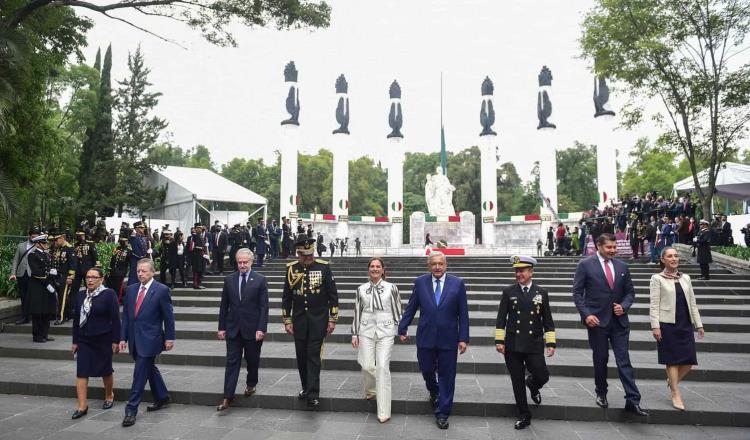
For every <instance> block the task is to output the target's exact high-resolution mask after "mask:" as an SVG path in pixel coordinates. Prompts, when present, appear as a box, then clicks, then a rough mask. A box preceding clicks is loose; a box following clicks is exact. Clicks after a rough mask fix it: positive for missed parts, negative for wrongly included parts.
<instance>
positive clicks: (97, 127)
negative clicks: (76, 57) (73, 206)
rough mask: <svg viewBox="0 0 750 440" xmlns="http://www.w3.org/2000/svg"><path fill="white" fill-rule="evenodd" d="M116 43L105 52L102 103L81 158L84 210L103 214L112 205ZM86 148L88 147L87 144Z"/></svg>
mask: <svg viewBox="0 0 750 440" xmlns="http://www.w3.org/2000/svg"><path fill="white" fill-rule="evenodd" d="M111 71H112V45H111V44H110V45H109V47H108V48H107V52H106V53H105V54H104V63H103V64H102V69H101V83H100V85H99V104H98V106H97V111H96V120H95V122H94V128H93V130H92V132H91V136H89V137H88V138H87V143H88V144H89V145H88V152H86V151H85V150H84V153H88V155H87V157H86V158H85V161H84V160H82V161H81V171H80V177H79V185H80V186H79V196H80V204H81V212H82V214H84V215H89V216H90V215H91V214H93V211H97V212H99V213H100V214H101V213H103V212H104V211H105V210H107V209H108V208H110V207H111V206H112V203H111V200H110V197H111V195H112V187H113V185H112V184H113V183H114V182H112V167H113V165H114V142H113V140H114V138H113V135H112V83H111ZM84 148H86V146H85V145H84Z"/></svg>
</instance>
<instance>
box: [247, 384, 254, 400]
mask: <svg viewBox="0 0 750 440" xmlns="http://www.w3.org/2000/svg"><path fill="white" fill-rule="evenodd" d="M253 394H255V387H251V386H247V387H245V397H250V396H252V395H253Z"/></svg>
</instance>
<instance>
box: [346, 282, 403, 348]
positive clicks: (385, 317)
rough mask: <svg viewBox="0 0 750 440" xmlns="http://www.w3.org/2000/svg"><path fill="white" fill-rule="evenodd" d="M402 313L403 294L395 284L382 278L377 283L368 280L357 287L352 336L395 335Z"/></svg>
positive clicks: (372, 337)
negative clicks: (400, 293)
mask: <svg viewBox="0 0 750 440" xmlns="http://www.w3.org/2000/svg"><path fill="white" fill-rule="evenodd" d="M402 314H403V308H402V305H401V296H400V295H399V293H398V287H396V285H395V284H393V283H389V282H388V281H385V280H382V279H381V280H380V281H378V282H377V283H376V284H372V282H369V281H368V282H366V283H364V284H362V285H361V286H359V287H357V292H356V295H355V300H354V320H353V321H352V336H357V337H359V336H363V337H366V338H371V339H380V338H384V337H394V336H396V335H397V334H398V322H399V320H401V315H402Z"/></svg>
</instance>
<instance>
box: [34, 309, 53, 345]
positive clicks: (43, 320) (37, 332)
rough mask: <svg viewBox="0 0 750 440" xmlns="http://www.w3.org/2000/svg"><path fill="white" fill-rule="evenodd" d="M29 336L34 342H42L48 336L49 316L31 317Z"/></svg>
mask: <svg viewBox="0 0 750 440" xmlns="http://www.w3.org/2000/svg"><path fill="white" fill-rule="evenodd" d="M31 335H32V336H33V337H34V340H35V341H43V340H45V339H47V336H49V315H48V314H46V313H44V314H39V315H37V314H34V315H31Z"/></svg>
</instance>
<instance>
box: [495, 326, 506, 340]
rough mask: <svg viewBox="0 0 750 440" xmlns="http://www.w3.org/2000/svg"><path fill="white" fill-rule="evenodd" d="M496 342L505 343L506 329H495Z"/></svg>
mask: <svg viewBox="0 0 750 440" xmlns="http://www.w3.org/2000/svg"><path fill="white" fill-rule="evenodd" d="M495 340H496V341H505V329H504V328H496V329H495Z"/></svg>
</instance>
